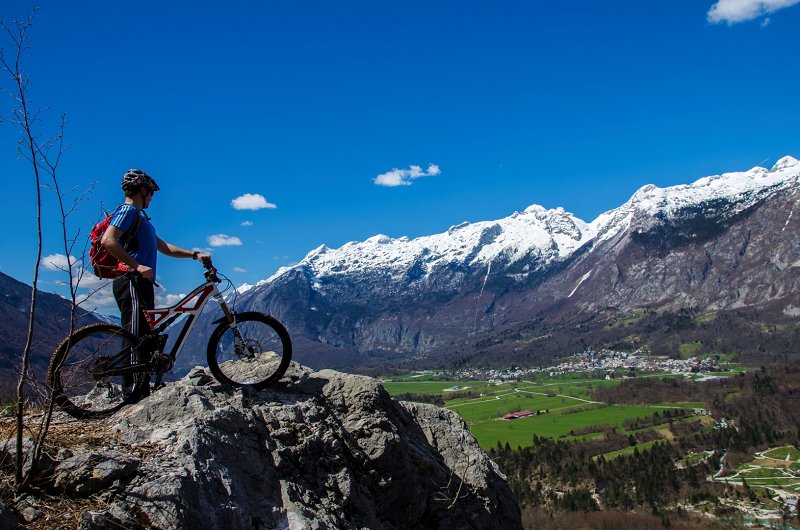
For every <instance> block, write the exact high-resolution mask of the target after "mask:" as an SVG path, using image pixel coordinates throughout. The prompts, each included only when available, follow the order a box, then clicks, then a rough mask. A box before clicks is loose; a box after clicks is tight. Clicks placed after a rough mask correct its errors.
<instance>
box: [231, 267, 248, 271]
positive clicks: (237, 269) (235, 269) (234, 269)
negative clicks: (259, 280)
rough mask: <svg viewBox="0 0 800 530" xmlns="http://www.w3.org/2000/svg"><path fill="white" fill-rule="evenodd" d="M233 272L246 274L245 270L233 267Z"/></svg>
mask: <svg viewBox="0 0 800 530" xmlns="http://www.w3.org/2000/svg"><path fill="white" fill-rule="evenodd" d="M233 272H247V270H245V269H243V268H241V267H234V268H233Z"/></svg>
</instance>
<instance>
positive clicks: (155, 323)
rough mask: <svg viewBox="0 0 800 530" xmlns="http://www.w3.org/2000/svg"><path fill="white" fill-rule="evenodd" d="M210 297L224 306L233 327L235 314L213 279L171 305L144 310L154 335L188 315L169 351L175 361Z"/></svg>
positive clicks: (224, 311)
mask: <svg viewBox="0 0 800 530" xmlns="http://www.w3.org/2000/svg"><path fill="white" fill-rule="evenodd" d="M209 297H212V298H214V299H215V300H216V301H217V302H218V303H219V305H220V307H221V308H222V312H223V313H224V314H225V318H224V319H225V320H227V321H228V323H229V324H230V325H231V327H233V326H234V318H233V314H232V313H231V311H230V309H228V304H226V303H225V300H224V299H223V298H222V293H220V291H219V289H217V284H216V282H214V281H212V280H208V281H206V283H204V284H203V285H200V286H199V287H197V288H196V289H195V290H194V291H192V292H191V293H189V294H188V295H186V296H185V297H184V298H183V299H182V300H181V301H180V302H178V303H177V304H175V305H173V306H171V307H166V308H158V309H148V310H144V316H145V318H146V319H147V324H148V325H149V326H150V330H151V334H152V335H161V334H162V333H163V332H164V331H165V330H166V329H167V328H169V327H170V326H171V325H172V324H173V323H174V322H175V321H176V320H177V319H179V318H180V317H182V316H184V315H188V316H187V317H186V322H185V323H184V324H183V328H181V331H180V334H179V335H178V338H177V340H176V341H175V344H174V345H173V346H172V350H171V351H170V352H169V356H170V357H171V358H172V360H173V361H175V359H177V358H178V355H180V351H181V349H183V345H184V344H185V342H186V337H188V336H189V333H190V332H191V331H192V328H194V325H195V323H196V321H197V316H198V315H199V314H200V312H201V311H202V310H203V307H205V305H206V302H208V299H209ZM217 322H219V320H217V321H215V322H214V323H217ZM159 346H160V347H162V348H163V346H164V345H163V344H160V345H159ZM161 353H166V352H161Z"/></svg>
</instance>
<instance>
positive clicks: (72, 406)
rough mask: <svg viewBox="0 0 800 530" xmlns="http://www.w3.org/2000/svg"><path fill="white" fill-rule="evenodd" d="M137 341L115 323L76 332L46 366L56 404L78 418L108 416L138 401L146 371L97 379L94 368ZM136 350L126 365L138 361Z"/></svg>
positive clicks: (99, 324)
mask: <svg viewBox="0 0 800 530" xmlns="http://www.w3.org/2000/svg"><path fill="white" fill-rule="evenodd" d="M137 342H138V339H137V338H136V337H135V336H134V335H133V334H132V333H131V332H129V331H128V330H126V329H124V328H121V327H120V326H117V325H115V324H108V323H97V324H89V325H88V326H83V327H82V328H79V329H77V330H75V332H74V333H72V334H71V335H69V336H68V337H66V338H65V339H64V340H63V341H61V344H59V345H58V347H56V350H55V352H54V353H53V356H52V357H51V359H50V365H49V366H48V367H47V384H48V385H49V386H50V389H51V390H52V393H53V400H54V402H55V404H56V405H57V406H58V407H59V408H60V409H62V410H63V411H65V412H66V413H67V414H69V415H70V416H73V417H75V418H78V419H87V418H98V417H103V416H108V415H110V414H113V413H114V412H116V411H118V410H119V409H120V408H122V407H124V406H125V405H127V404H128V403H132V402H135V401H137V400H138V398H139V396H140V395H141V394H142V390H143V389H144V385H146V384H149V381H148V379H149V377H148V375H149V374H148V373H147V372H146V371H141V372H134V373H131V374H126V375H115V376H109V377H97V376H96V375H93V374H92V373H91V370H92V369H96V368H102V365H101V364H100V363H103V362H109V360H110V359H111V358H112V357H113V356H115V355H118V354H119V353H121V352H122V351H123V349H124V348H126V347H129V346H130V347H132V346H133V345H135V344H136V343H137ZM136 360H137V358H136V353H135V350H133V352H132V353H131V358H130V359H126V361H125V362H136Z"/></svg>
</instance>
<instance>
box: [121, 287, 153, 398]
mask: <svg viewBox="0 0 800 530" xmlns="http://www.w3.org/2000/svg"><path fill="white" fill-rule="evenodd" d="M113 289H114V298H115V299H116V301H117V306H119V312H120V317H121V321H122V327H123V328H125V329H127V330H128V331H130V332H131V333H133V334H134V335H135V336H136V337H142V336H144V335H146V334H147V333H148V332H149V331H150V326H149V325H148V324H147V320H146V319H145V316H144V312H143V311H144V310H145V309H152V308H153V307H154V306H153V303H154V298H155V293H154V290H153V283H152V282H150V281H149V280H146V279H145V278H142V277H134V276H128V275H123V276H120V277H119V278H116V279H115V280H114V284H113ZM137 353H138V354H139V356H140V360H150V354H151V352H150V351H149V348H147V347H146V348H144V349H142V350H140V351H138V352H137ZM136 360H137V359H131V361H132V362H135V361H136ZM123 379H124V381H125V385H126V386H128V385H133V380H132V378H131V380H130V381H129V380H128V378H127V377H124V378H123ZM143 390H144V392H143V395H145V396H146V395H149V394H150V385H148V386H147V387H146V388H144V389H143Z"/></svg>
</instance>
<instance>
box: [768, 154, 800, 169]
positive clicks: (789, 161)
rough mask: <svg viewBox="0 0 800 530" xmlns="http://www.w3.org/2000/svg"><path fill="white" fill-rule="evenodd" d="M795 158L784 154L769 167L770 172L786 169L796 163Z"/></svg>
mask: <svg viewBox="0 0 800 530" xmlns="http://www.w3.org/2000/svg"><path fill="white" fill-rule="evenodd" d="M797 162H798V161H797V159H796V158H794V157H792V156H785V157H783V158H781V159H780V160H778V161H777V162H775V165H774V166H772V169H770V173H774V172H775V171H780V170H781V169H787V168H790V167H793V166H796V165H797Z"/></svg>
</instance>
